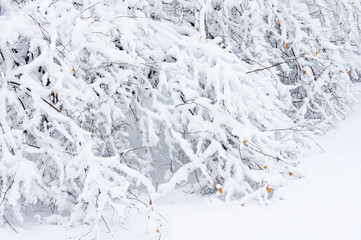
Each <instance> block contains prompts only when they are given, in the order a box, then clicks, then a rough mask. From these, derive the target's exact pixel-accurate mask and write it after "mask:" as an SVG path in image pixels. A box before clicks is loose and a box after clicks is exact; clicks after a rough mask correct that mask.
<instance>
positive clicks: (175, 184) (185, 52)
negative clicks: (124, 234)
mask: <svg viewBox="0 0 361 240" xmlns="http://www.w3.org/2000/svg"><path fill="white" fill-rule="evenodd" d="M360 11H361V6H360V3H358V2H357V1H351V0H343V1H332V0H315V1H307V2H304V1H298V0H297V1H287V0H279V1H276V0H270V1H266V0H264V1H258V2H254V1H231V0H228V1H219V0H218V1H216V0H207V1H202V0H198V1H185V0H177V1H168V0H167V1H166V0H163V1H160V0H154V1H152V0H148V1H145V0H144V1H136V0H125V1H116V0H105V1H95V0H62V1H50V0H41V1H40V0H35V1H30V0H28V1H26V0H23V1H21V0H17V1H6V0H3V1H1V16H0V19H1V20H0V32H1V33H2V34H1V37H0V51H1V56H0V71H1V72H2V73H3V76H2V77H1V80H0V127H1V130H0V188H1V195H0V201H1V202H0V213H1V215H3V214H9V215H13V216H14V217H15V219H16V220H17V221H19V222H22V221H23V217H24V213H26V212H37V211H39V210H42V211H44V209H45V211H47V212H49V213H52V214H53V215H51V216H49V217H47V218H46V219H47V220H48V221H51V222H54V223H57V222H61V221H63V220H62V218H61V217H64V216H65V217H70V218H69V219H70V223H71V224H77V223H79V222H87V223H92V222H94V221H99V220H101V219H102V218H103V215H104V214H105V213H106V212H107V211H109V210H110V209H111V210H112V211H114V212H115V213H116V214H117V216H118V217H119V219H121V218H123V217H124V216H125V214H126V211H127V208H131V207H135V208H139V209H141V210H142V211H148V212H149V214H155V213H154V211H153V210H152V208H151V207H150V205H149V201H151V200H153V201H154V200H157V199H159V198H161V197H162V196H164V195H165V194H167V193H168V192H169V191H170V190H171V189H173V188H179V189H183V190H184V191H187V192H192V193H193V192H194V193H202V194H214V195H218V196H219V197H220V198H224V199H226V200H236V201H239V202H240V204H243V203H245V202H247V201H250V200H261V201H263V200H265V199H267V198H269V197H271V196H272V191H273V190H274V189H277V188H278V187H280V186H282V185H283V184H284V182H285V181H286V180H287V179H289V178H292V177H294V176H295V175H297V156H298V154H299V153H300V151H301V150H302V149H305V148H308V147H310V146H312V145H313V144H314V143H313V141H312V135H313V134H314V133H315V132H319V131H324V130H327V129H328V128H330V127H332V126H334V125H335V124H336V123H337V121H338V120H339V119H342V118H343V117H344V115H345V113H346V111H347V109H348V107H349V106H350V103H352V101H353V98H352V85H351V84H352V81H358V79H359V77H360V74H361V63H360V61H357V59H359V56H360V41H361V37H360V26H361V23H360V22H359V20H358V18H359V17H361V15H360ZM103 220H104V218H103Z"/></svg>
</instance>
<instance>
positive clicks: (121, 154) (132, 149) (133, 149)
mask: <svg viewBox="0 0 361 240" xmlns="http://www.w3.org/2000/svg"><path fill="white" fill-rule="evenodd" d="M142 148H150V147H144V146H141V147H136V148H130V149H128V150H126V151H124V152H120V153H119V155H120V156H123V155H124V154H126V153H128V152H131V151H135V150H138V149H142Z"/></svg>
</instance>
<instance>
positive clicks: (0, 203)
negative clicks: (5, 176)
mask: <svg viewBox="0 0 361 240" xmlns="http://www.w3.org/2000/svg"><path fill="white" fill-rule="evenodd" d="M14 182H15V176H14V177H13V181H12V182H11V183H10V185H9V186H8V188H7V189H6V191H5V193H4V196H3V198H2V200H1V202H0V206H1V205H2V204H3V202H4V201H5V197H6V194H7V193H8V191H9V190H10V188H11V186H12V185H13V184H14Z"/></svg>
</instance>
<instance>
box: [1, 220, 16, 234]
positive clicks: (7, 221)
mask: <svg viewBox="0 0 361 240" xmlns="http://www.w3.org/2000/svg"><path fill="white" fill-rule="evenodd" d="M3 218H4V220H5V221H6V223H7V224H8V225H9V226H10V227H11V229H12V230H14V232H16V233H18V231H16V229H15V228H14V227H13V226H11V224H10V222H9V220H8V219H7V218H6V217H5V216H3Z"/></svg>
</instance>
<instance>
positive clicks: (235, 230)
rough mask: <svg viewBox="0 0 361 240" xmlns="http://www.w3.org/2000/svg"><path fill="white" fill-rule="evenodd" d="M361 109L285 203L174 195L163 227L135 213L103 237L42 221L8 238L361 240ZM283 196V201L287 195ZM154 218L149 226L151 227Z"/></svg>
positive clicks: (2, 235)
mask: <svg viewBox="0 0 361 240" xmlns="http://www.w3.org/2000/svg"><path fill="white" fill-rule="evenodd" d="M357 86H358V87H360V86H361V85H357ZM360 123H361V104H358V105H357V106H356V107H355V111H354V113H352V114H351V116H350V117H349V118H348V119H347V120H346V121H344V122H342V123H341V125H340V126H339V128H338V129H336V130H333V131H331V132H329V133H328V134H326V135H325V136H323V137H320V138H319V141H320V144H321V146H322V148H323V150H324V151H323V153H318V154H313V155H312V156H310V157H307V158H305V159H304V160H303V161H302V162H303V164H302V166H301V168H302V170H303V172H304V175H305V176H304V177H303V178H301V179H298V180H295V181H289V182H288V185H287V186H286V187H285V188H283V189H282V190H280V191H282V192H278V193H277V194H279V195H280V196H283V198H284V199H283V200H275V198H274V199H273V200H271V201H270V202H268V203H267V205H265V206H260V205H245V206H236V205H233V204H232V203H229V204H226V203H225V202H222V201H220V200H217V199H214V198H207V197H206V198H201V197H197V196H194V195H188V196H187V195H185V194H184V193H180V192H174V193H172V194H171V195H172V196H171V198H170V199H162V200H160V201H159V202H158V203H153V206H154V208H155V209H156V210H157V211H158V212H160V213H161V214H162V216H163V217H164V218H165V221H164V222H165V223H164V224H163V226H162V227H161V228H160V229H159V230H160V237H159V234H158V233H157V232H156V231H157V227H156V226H154V225H152V224H151V221H149V220H145V219H146V218H147V216H142V215H137V214H135V213H134V214H133V215H131V216H129V220H128V222H126V223H125V224H124V226H115V225H111V226H109V228H110V230H111V232H110V233H109V232H108V230H107V228H106V226H105V224H104V223H99V225H98V227H99V231H98V235H97V236H96V233H89V227H88V226H87V225H83V226H78V227H73V228H66V227H64V226H53V225H45V224H35V223H32V222H31V221H30V222H29V221H28V223H26V224H25V225H24V227H18V226H14V227H15V228H16V230H17V231H18V232H19V233H18V234H17V233H15V232H14V231H13V230H12V229H11V228H10V226H8V225H5V227H3V228H1V229H0V239H1V240H24V239H26V240H35V239H36V240H48V239H52V240H63V239H74V240H75V239H76V240H79V239H82V240H83V239H95V237H97V238H96V239H125V240H138V239H139V240H144V239H163V240H185V239H187V240H193V239H194V240H200V239H207V240H213V239H214V240H219V239H225V240H233V239H234V240H239V239H246V240H251V239H270V240H272V239H277V240H283V239H285V240H286V239H292V240H297V239H302V240H304V239H308V240H313V239H315V240H316V239H317V240H320V239H327V240H332V239H335V240H339V239H347V240H358V239H361V155H360V153H359V149H360V146H361V138H360V136H361V125H360ZM281 199H282V197H281ZM147 221H148V223H147Z"/></svg>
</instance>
